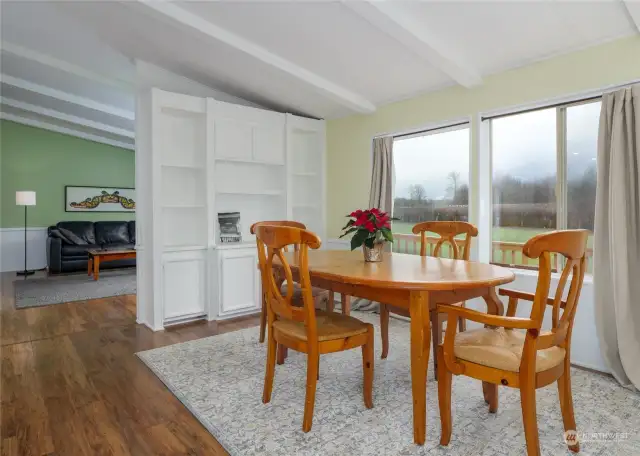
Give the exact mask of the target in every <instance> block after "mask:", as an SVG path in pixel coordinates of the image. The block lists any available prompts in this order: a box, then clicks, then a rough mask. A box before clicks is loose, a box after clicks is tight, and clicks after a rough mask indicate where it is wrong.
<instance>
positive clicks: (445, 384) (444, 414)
mask: <svg viewBox="0 0 640 456" xmlns="http://www.w3.org/2000/svg"><path fill="white" fill-rule="evenodd" d="M437 352H438V353H437V357H438V365H439V367H438V404H439V406H440V425H441V435H440V445H444V446H446V445H449V442H450V441H451V372H449V370H448V369H447V366H446V365H445V363H444V349H443V348H442V347H438V350H437Z"/></svg>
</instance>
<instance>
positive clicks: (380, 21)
mask: <svg viewBox="0 0 640 456" xmlns="http://www.w3.org/2000/svg"><path fill="white" fill-rule="evenodd" d="M342 4H343V5H344V6H346V7H348V8H349V9H351V10H352V11H353V12H355V13H356V14H357V15H359V16H360V17H362V18H363V19H365V20H366V21H367V22H369V23H370V24H371V25H373V26H374V27H376V28H378V29H379V30H381V31H383V32H384V33H386V34H387V35H388V36H390V37H392V38H394V39H395V40H397V41H398V42H400V43H401V44H403V45H404V46H405V47H407V48H408V49H410V50H411V51H413V52H414V53H415V54H417V55H419V56H420V57H422V58H423V59H424V60H425V61H427V62H428V63H429V64H431V65H432V66H434V67H436V68H437V69H438V70H440V71H442V72H443V73H444V74H446V75H447V76H449V77H450V78H451V79H453V80H454V81H456V82H457V83H458V84H460V85H462V86H464V87H475V86H478V85H480V84H482V77H481V76H480V74H479V73H478V71H477V70H475V69H474V68H471V67H470V66H469V65H467V64H466V63H465V62H464V60H463V59H462V58H461V57H460V56H458V55H456V54H455V53H454V52H453V51H452V50H451V49H449V48H448V46H447V45H446V43H444V41H443V40H442V39H439V38H438V37H437V36H434V35H433V34H432V33H430V32H429V30H428V29H427V28H426V27H425V26H424V25H423V24H421V23H419V22H418V21H416V20H415V19H414V18H413V17H412V16H411V15H410V14H408V13H407V12H406V11H403V9H402V8H403V6H402V5H401V4H398V2H395V3H394V2H391V1H353V0H342Z"/></svg>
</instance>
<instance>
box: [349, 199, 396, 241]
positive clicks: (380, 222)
mask: <svg viewBox="0 0 640 456" xmlns="http://www.w3.org/2000/svg"><path fill="white" fill-rule="evenodd" d="M347 217H349V221H348V222H347V224H346V225H345V226H344V227H343V228H342V231H343V233H342V235H341V236H340V237H341V238H342V237H345V236H348V235H349V234H352V233H353V237H352V238H351V250H355V249H357V248H358V247H360V246H361V245H362V244H364V245H365V246H367V247H369V248H370V249H372V248H373V246H374V245H375V244H377V243H379V242H385V241H389V242H393V234H392V233H391V220H396V219H394V218H392V217H389V215H388V214H387V213H386V212H382V211H381V210H380V209H377V208H375V207H374V208H371V209H367V210H365V211H363V210H360V209H358V210H357V211H353V212H352V213H351V214H349V215H347Z"/></svg>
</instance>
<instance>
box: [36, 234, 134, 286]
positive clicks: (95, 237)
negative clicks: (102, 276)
mask: <svg viewBox="0 0 640 456" xmlns="http://www.w3.org/2000/svg"><path fill="white" fill-rule="evenodd" d="M60 228H64V229H66V230H69V231H71V232H72V233H73V234H75V235H76V236H77V237H78V238H80V240H81V241H78V242H80V243H79V244H74V243H70V242H67V241H65V240H63V239H61V238H60V237H58V236H57V234H58V233H56V232H55V231H56V230H57V231H58V232H59V229H60ZM47 232H48V236H47V265H48V266H49V273H51V274H59V273H61V272H74V271H86V270H87V265H88V261H89V257H88V252H89V250H93V249H106V250H120V249H133V248H134V247H135V244H136V222H135V221H131V222H59V223H58V224H57V225H55V226H50V227H49V228H48V230H47ZM135 265H136V260H135V259H126V260H115V261H105V262H104V263H101V264H100V269H110V268H122V267H131V266H135Z"/></svg>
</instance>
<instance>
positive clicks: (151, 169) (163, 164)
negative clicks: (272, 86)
mask: <svg viewBox="0 0 640 456" xmlns="http://www.w3.org/2000/svg"><path fill="white" fill-rule="evenodd" d="M137 123H138V126H137V135H136V144H137V154H136V160H137V166H138V167H140V166H141V167H143V168H140V169H138V171H137V178H138V185H137V188H138V195H139V196H138V199H139V202H140V209H139V210H138V214H139V217H138V231H139V238H140V241H139V245H138V250H139V253H138V256H139V260H138V265H139V268H138V269H139V272H138V281H139V287H138V303H139V311H138V319H139V321H140V322H141V323H144V324H147V325H148V326H150V327H151V328H153V329H162V328H163V327H164V326H165V325H167V324H172V323H176V322H181V321H185V320H190V319H194V318H208V319H210V320H213V319H224V318H231V317H235V316H240V315H243V314H248V313H253V312H257V311H259V309H260V299H259V277H258V271H257V268H256V263H257V253H256V247H255V239H254V238H253V236H252V235H251V234H250V232H249V229H250V227H251V225H252V224H253V223H254V222H257V221H261V220H285V219H290V220H298V221H301V222H303V223H305V224H307V226H308V228H309V229H310V230H312V231H315V232H317V233H318V234H319V235H320V236H321V237H322V236H323V235H324V220H325V196H324V195H325V189H324V176H325V126H324V121H322V120H313V119H306V118H302V117H298V116H294V115H291V114H281V113H277V112H272V111H266V110H261V109H256V108H251V107H245V106H239V105H234V104H230V103H224V102H220V101H216V100H214V99H211V98H198V97H191V96H187V95H180V94H175V93H170V92H165V91H161V90H158V89H152V90H151V91H150V92H148V93H145V94H142V95H141V96H140V97H139V101H138V115H137ZM219 212H240V214H241V231H242V239H243V242H242V243H238V244H220V243H219V241H218V239H219V233H218V217H217V214H218V213H219Z"/></svg>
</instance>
